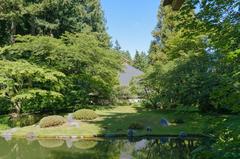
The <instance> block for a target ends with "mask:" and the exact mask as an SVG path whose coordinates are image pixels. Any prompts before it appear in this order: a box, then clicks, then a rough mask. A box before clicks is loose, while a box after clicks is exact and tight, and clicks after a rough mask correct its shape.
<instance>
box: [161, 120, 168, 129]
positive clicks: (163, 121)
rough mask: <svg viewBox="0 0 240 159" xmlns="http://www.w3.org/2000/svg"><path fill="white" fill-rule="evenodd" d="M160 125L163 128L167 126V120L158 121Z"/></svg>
mask: <svg viewBox="0 0 240 159" xmlns="http://www.w3.org/2000/svg"><path fill="white" fill-rule="evenodd" d="M160 124H161V126H163V127H167V126H169V122H168V120H167V119H161V120H160Z"/></svg>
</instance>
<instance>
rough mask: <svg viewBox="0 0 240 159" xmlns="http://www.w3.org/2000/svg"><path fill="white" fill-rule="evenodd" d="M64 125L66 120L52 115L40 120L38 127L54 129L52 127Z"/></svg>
mask: <svg viewBox="0 0 240 159" xmlns="http://www.w3.org/2000/svg"><path fill="white" fill-rule="evenodd" d="M64 123H66V120H65V118H64V117H62V116H58V115H53V116H48V117H44V118H42V119H41V120H40V123H39V126H40V127H41V128H47V127H54V126H60V125H63V124H64Z"/></svg>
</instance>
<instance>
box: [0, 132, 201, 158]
mask: <svg viewBox="0 0 240 159" xmlns="http://www.w3.org/2000/svg"><path fill="white" fill-rule="evenodd" d="M29 135H33V134H29ZM200 141H201V139H186V140H181V139H177V138H168V137H159V138H155V139H134V140H133V139H132V140H131V141H129V140H127V139H111V140H110V139H107V140H103V141H93V140H91V141H87V140H77V139H72V138H66V139H64V140H57V139H54V140H46V139H44V140H43V139H41V140H31V141H28V140H24V139H18V140H15V139H12V140H10V141H6V140H4V139H3V138H0V159H15V158H18V159H33V158H34V159H63V158H68V159H117V158H118V159H161V158H163V159H165V158H171V159H190V158H191V157H192V156H191V152H192V151H193V150H194V149H195V148H196V147H197V146H198V144H199V142H200Z"/></svg>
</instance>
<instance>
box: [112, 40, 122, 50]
mask: <svg viewBox="0 0 240 159" xmlns="http://www.w3.org/2000/svg"><path fill="white" fill-rule="evenodd" d="M114 49H115V50H117V51H120V50H121V49H122V47H121V45H120V44H119V42H118V40H116V41H115V46H114Z"/></svg>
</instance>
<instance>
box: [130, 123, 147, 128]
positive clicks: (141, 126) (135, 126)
mask: <svg viewBox="0 0 240 159" xmlns="http://www.w3.org/2000/svg"><path fill="white" fill-rule="evenodd" d="M128 129H144V126H143V124H141V123H137V122H135V123H131V124H130V125H129V127H128Z"/></svg>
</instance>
